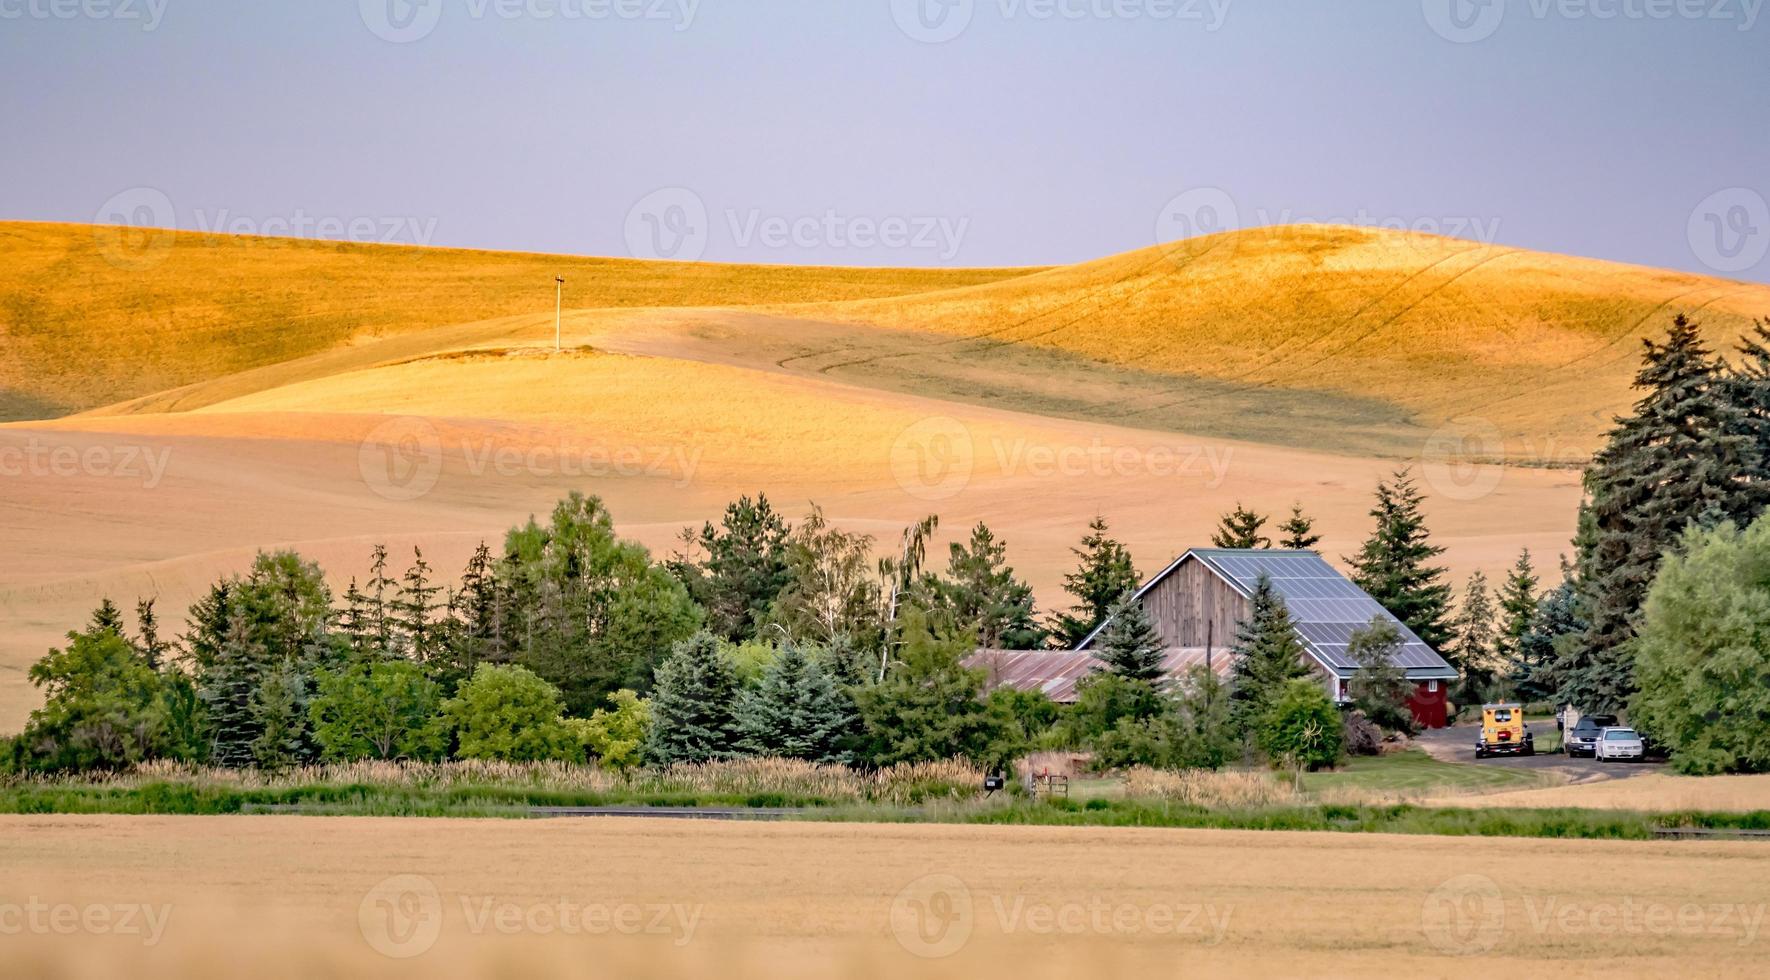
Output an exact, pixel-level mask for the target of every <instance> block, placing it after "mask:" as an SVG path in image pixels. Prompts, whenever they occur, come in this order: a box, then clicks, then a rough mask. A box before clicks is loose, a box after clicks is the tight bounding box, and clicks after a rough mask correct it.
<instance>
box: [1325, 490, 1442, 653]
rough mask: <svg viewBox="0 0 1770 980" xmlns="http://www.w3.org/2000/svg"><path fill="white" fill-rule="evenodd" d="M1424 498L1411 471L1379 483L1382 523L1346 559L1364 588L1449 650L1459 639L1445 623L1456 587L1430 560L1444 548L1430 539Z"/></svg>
mask: <svg viewBox="0 0 1770 980" xmlns="http://www.w3.org/2000/svg"><path fill="white" fill-rule="evenodd" d="M1422 500H1423V498H1422V497H1421V496H1420V492H1419V489H1418V488H1417V487H1415V486H1414V481H1413V475H1412V474H1411V473H1410V472H1409V471H1408V470H1406V469H1402V470H1398V471H1396V473H1395V475H1394V482H1393V483H1384V482H1379V483H1378V484H1377V502H1376V506H1375V507H1373V508H1372V509H1371V512H1370V513H1371V516H1372V517H1374V518H1376V519H1377V526H1376V527H1375V528H1374V529H1373V530H1372V531H1371V536H1370V538H1369V539H1368V540H1366V541H1365V543H1364V547H1363V548H1362V549H1360V550H1359V552H1358V554H1357V556H1355V557H1353V558H1348V559H1346V561H1347V563H1348V564H1350V565H1351V566H1352V581H1353V582H1354V583H1356V584H1357V585H1358V587H1359V588H1361V589H1363V590H1364V591H1366V592H1368V593H1370V596H1371V598H1373V599H1375V600H1377V602H1378V603H1380V604H1381V605H1382V607H1383V608H1384V609H1387V610H1389V612H1390V614H1392V615H1393V616H1394V617H1395V618H1396V619H1399V620H1401V621H1402V622H1403V623H1405V624H1406V625H1407V627H1408V628H1409V629H1411V630H1413V631H1414V635H1416V636H1418V637H1419V638H1420V639H1421V640H1423V641H1425V642H1426V644H1427V645H1428V646H1430V647H1432V648H1433V649H1434V650H1443V649H1445V648H1446V647H1447V646H1448V645H1449V644H1450V642H1451V640H1452V638H1453V637H1452V633H1451V629H1450V627H1449V626H1448V625H1447V624H1446V622H1445V620H1446V618H1447V616H1448V614H1449V612H1450V597H1451V589H1450V586H1449V585H1447V584H1445V583H1444V582H1442V581H1440V580H1441V579H1442V578H1443V577H1444V574H1445V571H1444V569H1443V568H1441V567H1438V566H1434V565H1431V564H1429V562H1431V560H1432V559H1434V558H1437V557H1438V556H1439V555H1441V554H1443V553H1444V549H1443V548H1441V547H1438V546H1437V545H1434V544H1432V543H1431V542H1430V541H1429V540H1428V537H1429V533H1428V531H1427V530H1426V521H1425V517H1424V515H1422V514H1421V513H1420V504H1421V502H1422Z"/></svg>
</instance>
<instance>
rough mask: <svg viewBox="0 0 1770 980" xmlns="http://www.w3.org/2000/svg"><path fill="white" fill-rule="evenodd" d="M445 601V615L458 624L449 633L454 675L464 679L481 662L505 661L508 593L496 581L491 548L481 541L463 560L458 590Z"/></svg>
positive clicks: (470, 674)
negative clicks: (465, 564)
mask: <svg viewBox="0 0 1770 980" xmlns="http://www.w3.org/2000/svg"><path fill="white" fill-rule="evenodd" d="M449 600H450V604H449V614H450V616H451V618H453V619H454V620H455V621H456V622H457V623H458V627H457V628H456V629H455V630H454V631H452V632H451V633H450V635H449V659H450V661H451V663H450V671H451V672H452V673H453V674H454V675H455V676H456V677H457V678H467V677H471V676H473V671H474V670H475V668H477V667H478V666H479V665H480V664H482V663H503V662H505V661H506V660H508V659H509V647H508V644H507V642H506V639H505V627H506V618H507V617H508V615H509V595H508V591H507V590H506V589H505V587H504V586H503V584H502V583H500V582H499V581H498V578H497V571H496V568H495V564H494V562H493V561H492V549H491V548H489V547H487V546H486V543H485V542H484V541H481V542H480V543H479V547H477V548H475V549H474V550H473V557H472V558H469V559H468V560H467V568H466V569H465V570H464V571H463V572H462V573H461V589H460V591H459V592H456V593H454V594H452V595H451V596H450V597H449Z"/></svg>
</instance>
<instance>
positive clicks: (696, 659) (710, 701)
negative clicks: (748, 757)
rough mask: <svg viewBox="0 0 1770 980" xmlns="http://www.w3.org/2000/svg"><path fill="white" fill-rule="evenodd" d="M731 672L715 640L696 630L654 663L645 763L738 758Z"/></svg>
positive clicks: (735, 686)
mask: <svg viewBox="0 0 1770 980" xmlns="http://www.w3.org/2000/svg"><path fill="white" fill-rule="evenodd" d="M737 695H738V679H737V673H736V671H735V670H733V668H732V664H731V661H730V660H729V659H727V657H726V656H725V654H724V653H723V652H722V651H721V650H720V649H719V638H718V637H716V636H714V635H713V634H712V633H708V632H704V631H703V632H700V633H696V634H695V635H694V636H692V637H690V638H689V639H687V640H684V641H682V642H680V643H678V644H676V646H675V647H674V648H673V649H672V650H671V652H670V655H669V656H668V657H666V658H664V662H663V663H662V664H659V665H658V669H657V679H656V681H655V684H654V686H653V688H652V698H651V711H652V728H651V735H650V737H649V738H648V739H647V742H646V753H645V754H646V759H647V760H648V761H650V762H651V763H653V764H655V765H660V766H668V765H673V764H675V763H678V762H706V761H708V760H712V759H729V758H732V757H733V756H735V755H737V754H738V739H739V738H740V732H739V730H738V724H737V718H736V714H735V711H736V707H737Z"/></svg>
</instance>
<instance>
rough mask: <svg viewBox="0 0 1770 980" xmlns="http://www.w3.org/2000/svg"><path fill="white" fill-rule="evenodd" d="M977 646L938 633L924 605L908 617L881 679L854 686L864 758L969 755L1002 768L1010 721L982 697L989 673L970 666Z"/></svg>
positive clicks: (883, 762) (885, 762)
mask: <svg viewBox="0 0 1770 980" xmlns="http://www.w3.org/2000/svg"><path fill="white" fill-rule="evenodd" d="M970 652H971V643H970V640H969V639H968V638H964V637H957V638H955V637H943V636H936V635H934V633H933V632H931V631H930V630H929V629H928V625H927V622H926V620H925V619H924V618H923V616H922V613H921V611H920V610H918V609H915V608H913V607H912V608H911V609H909V610H908V611H907V612H906V613H905V615H904V622H903V645H902V646H901V647H900V648H899V650H898V656H897V659H896V660H894V661H893V662H892V664H891V666H890V669H889V670H887V671H886V673H885V677H884V679H883V680H881V681H879V682H878V683H876V684H868V685H866V686H864V687H860V688H856V689H855V691H854V696H855V703H856V707H857V708H858V709H859V711H860V717H861V744H862V749H861V753H860V759H861V761H863V762H866V763H868V764H870V765H874V766H890V765H895V764H897V763H900V762H936V761H940V760H943V759H951V758H954V757H955V756H963V757H965V758H967V759H970V760H971V761H973V762H976V763H978V764H980V765H987V766H992V767H993V766H999V765H1002V764H1003V763H1004V762H1005V761H1006V760H1005V759H1004V758H1002V755H1003V753H1001V752H999V751H997V749H998V748H999V747H1000V745H1001V744H1002V742H1001V739H1002V735H1003V732H1004V730H1005V727H1006V726H1007V725H1008V724H1010V723H1011V719H1005V718H1003V717H1000V716H999V714H998V713H996V712H992V711H991V710H990V709H989V708H988V707H987V706H986V705H985V703H984V700H983V685H984V672H983V671H982V670H976V669H972V668H968V667H966V666H965V662H964V658H965V656H966V655H967V654H969V653H970Z"/></svg>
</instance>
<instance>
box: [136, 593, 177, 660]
mask: <svg viewBox="0 0 1770 980" xmlns="http://www.w3.org/2000/svg"><path fill="white" fill-rule="evenodd" d="M135 622H136V632H137V633H138V634H139V635H140V637H141V639H140V640H139V641H137V642H136V644H135V649H136V652H138V653H140V654H141V659H142V662H143V663H146V664H147V665H148V669H150V670H159V669H160V665H161V664H162V663H164V662H166V660H167V659H168V658H169V657H170V656H171V653H172V645H171V644H170V643H167V642H166V641H165V640H163V639H161V638H160V620H159V617H158V616H156V615H154V600H152V599H138V600H136V603H135Z"/></svg>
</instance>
